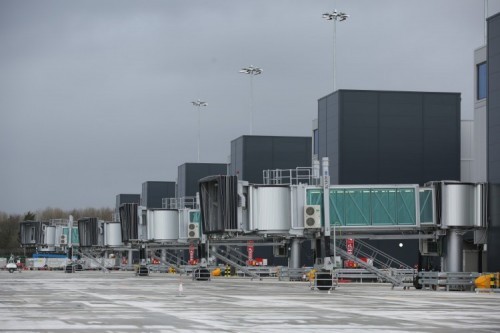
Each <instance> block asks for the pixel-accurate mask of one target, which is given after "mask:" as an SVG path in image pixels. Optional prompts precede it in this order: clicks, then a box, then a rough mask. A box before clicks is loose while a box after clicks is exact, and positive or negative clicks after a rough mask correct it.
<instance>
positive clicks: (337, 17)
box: [323, 9, 349, 91]
mask: <svg viewBox="0 0 500 333" xmlns="http://www.w3.org/2000/svg"><path fill="white" fill-rule="evenodd" d="M348 17H349V15H347V14H346V13H343V12H338V11H337V10H336V9H334V10H333V12H331V13H324V14H323V18H324V19H325V20H328V21H333V91H335V89H336V88H337V87H336V85H335V40H336V36H335V34H336V33H337V27H336V26H337V21H339V22H342V21H345V20H347V18H348Z"/></svg>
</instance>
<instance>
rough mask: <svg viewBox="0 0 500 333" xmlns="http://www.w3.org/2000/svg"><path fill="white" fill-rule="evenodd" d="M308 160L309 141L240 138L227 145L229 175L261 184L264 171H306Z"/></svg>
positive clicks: (290, 138) (273, 137)
mask: <svg viewBox="0 0 500 333" xmlns="http://www.w3.org/2000/svg"><path fill="white" fill-rule="evenodd" d="M311 159H312V138H311V137H297V136H248V135H243V136H240V137H239V138H237V139H234V140H233V141H231V163H230V165H229V175H231V176H238V179H239V180H246V181H248V182H250V183H253V184H262V183H263V171H264V170H271V169H295V168H296V167H310V166H311V164H312V162H311Z"/></svg>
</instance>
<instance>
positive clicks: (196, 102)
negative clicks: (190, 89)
mask: <svg viewBox="0 0 500 333" xmlns="http://www.w3.org/2000/svg"><path fill="white" fill-rule="evenodd" d="M191 103H192V104H193V105H194V106H207V105H208V103H207V102H203V101H200V100H197V101H193V102H191Z"/></svg>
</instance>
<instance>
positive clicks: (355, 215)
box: [344, 189, 371, 226]
mask: <svg viewBox="0 0 500 333" xmlns="http://www.w3.org/2000/svg"><path fill="white" fill-rule="evenodd" d="M370 199H371V195H370V190H369V189H346V190H345V192H344V207H345V225H346V226H360V225H366V226H367V225H370V224H371V218H370Z"/></svg>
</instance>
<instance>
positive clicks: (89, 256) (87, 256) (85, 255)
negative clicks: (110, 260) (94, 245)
mask: <svg viewBox="0 0 500 333" xmlns="http://www.w3.org/2000/svg"><path fill="white" fill-rule="evenodd" d="M76 253H77V254H79V255H80V256H81V257H82V258H85V259H88V260H90V261H93V262H95V263H96V264H97V266H98V267H99V268H100V269H101V270H102V271H103V272H104V273H109V269H108V268H107V267H106V266H104V264H103V262H102V260H98V258H97V256H95V255H94V254H92V253H90V252H88V253H85V252H83V251H82V250H80V249H78V250H76ZM101 259H102V258H101Z"/></svg>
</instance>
